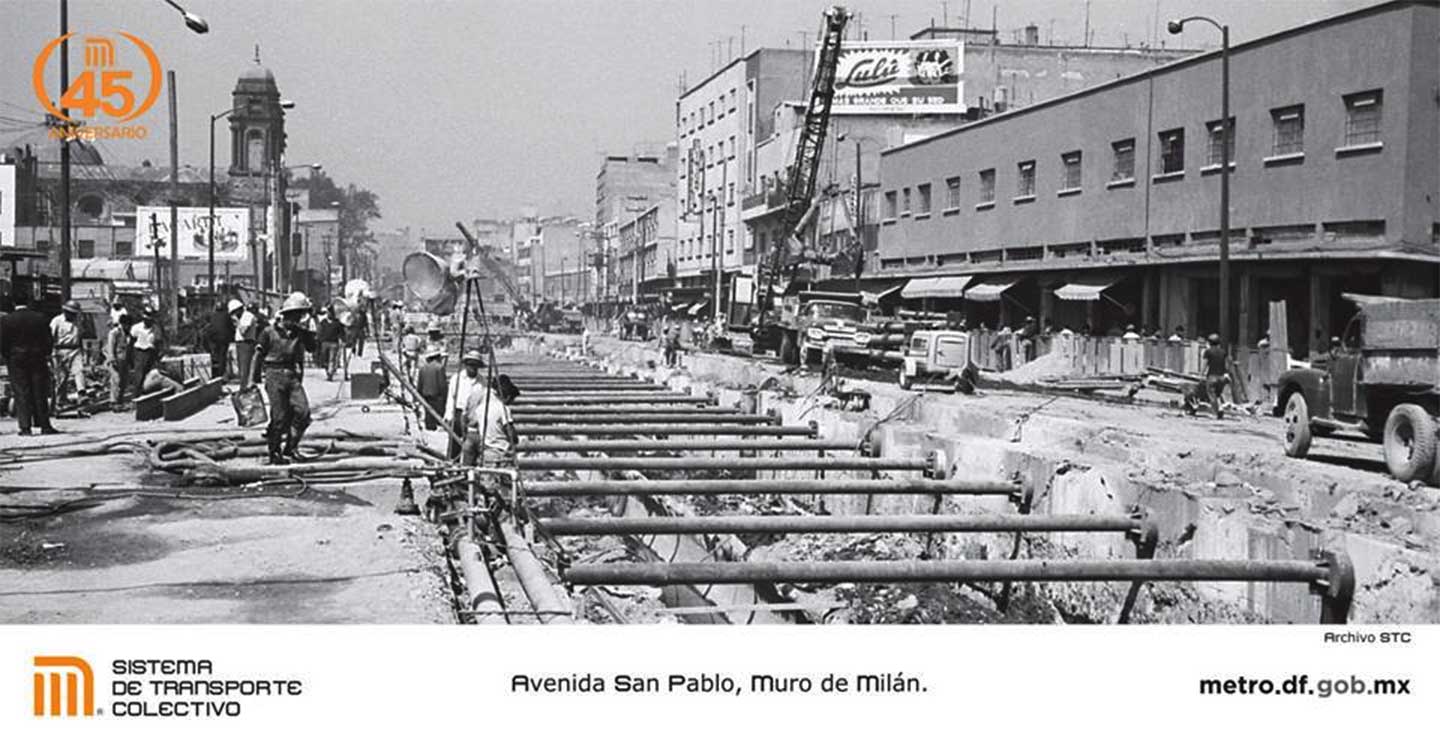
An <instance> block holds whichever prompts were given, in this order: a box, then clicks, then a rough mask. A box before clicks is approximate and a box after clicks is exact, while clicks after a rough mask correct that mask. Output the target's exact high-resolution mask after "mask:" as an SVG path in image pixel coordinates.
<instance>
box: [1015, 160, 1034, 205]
mask: <svg viewBox="0 0 1440 750" xmlns="http://www.w3.org/2000/svg"><path fill="white" fill-rule="evenodd" d="M1015 171H1016V177H1017V181H1016V185H1015V197H1016V198H1027V197H1030V196H1033V195H1035V162H1034V161H1022V162H1020V163H1019V164H1017V165H1015Z"/></svg>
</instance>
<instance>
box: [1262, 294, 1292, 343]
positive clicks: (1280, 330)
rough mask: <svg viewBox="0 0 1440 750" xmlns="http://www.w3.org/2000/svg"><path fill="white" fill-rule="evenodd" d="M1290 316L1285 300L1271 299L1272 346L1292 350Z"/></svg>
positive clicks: (1270, 326)
mask: <svg viewBox="0 0 1440 750" xmlns="http://www.w3.org/2000/svg"><path fill="white" fill-rule="evenodd" d="M1289 321H1290V318H1289V317H1288V313H1287V312H1286V309H1285V300H1283V299H1277V300H1271V301H1270V324H1269V326H1267V327H1268V328H1269V329H1270V346H1271V347H1273V348H1275V349H1278V350H1279V351H1282V352H1288V351H1290V325H1289Z"/></svg>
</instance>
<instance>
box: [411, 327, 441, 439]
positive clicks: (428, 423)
mask: <svg viewBox="0 0 1440 750" xmlns="http://www.w3.org/2000/svg"><path fill="white" fill-rule="evenodd" d="M416 381H417V382H416V384H415V389H416V390H418V391H420V397H421V398H423V399H425V404H426V405H427V406H429V407H430V408H429V409H427V410H425V429H426V430H430V431H434V430H438V429H440V421H439V419H437V418H436V416H435V415H437V414H444V413H445V400H446V393H447V391H448V390H449V389H448V385H449V383H448V382H447V378H446V376H445V350H444V349H441V348H439V347H432V348H431V349H430V350H429V351H427V352H425V364H424V365H421V367H420V375H419V376H418V377H417V378H416Z"/></svg>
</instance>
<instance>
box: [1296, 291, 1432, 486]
mask: <svg viewBox="0 0 1440 750" xmlns="http://www.w3.org/2000/svg"><path fill="white" fill-rule="evenodd" d="M1344 297H1345V299H1347V300H1349V301H1350V302H1353V303H1354V304H1355V305H1356V307H1357V308H1358V311H1357V312H1356V313H1355V316H1354V317H1353V318H1351V319H1350V322H1349V324H1347V325H1346V327H1345V333H1344V335H1343V336H1341V337H1340V341H1339V344H1338V346H1335V347H1333V348H1332V350H1331V351H1330V352H1329V353H1328V354H1326V355H1322V356H1320V357H1317V358H1315V360H1314V361H1313V362H1312V364H1311V365H1310V366H1308V367H1301V368H1297V369H1293V370H1289V371H1287V372H1285V373H1284V374H1283V375H1281V377H1280V380H1279V382H1278V383H1277V387H1276V393H1277V398H1276V402H1275V410H1274V413H1275V415H1276V416H1279V417H1283V418H1284V420H1285V434H1284V437H1285V453H1286V455H1289V456H1294V457H1296V458H1301V457H1304V456H1305V455H1306V454H1307V453H1308V452H1309V450H1310V444H1311V441H1312V440H1314V439H1315V438H1317V437H1318V438H1328V437H1331V436H1333V435H1335V434H1336V433H1340V432H1344V433H1358V434H1360V435H1363V436H1365V438H1366V439H1368V440H1370V441H1372V442H1378V443H1380V444H1382V445H1383V446H1384V452H1385V466H1386V468H1387V469H1388V470H1389V472H1390V474H1391V475H1392V476H1394V477H1395V478H1396V479H1399V480H1400V481H1402V482H1410V481H1413V480H1417V479H1418V480H1421V481H1425V482H1429V483H1430V484H1434V485H1437V486H1440V469H1437V457H1436V443H1437V433H1436V430H1437V419H1440V299H1398V298H1394V297H1379V296H1372V295H1360V294H1346V295H1344Z"/></svg>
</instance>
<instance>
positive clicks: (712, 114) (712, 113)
mask: <svg viewBox="0 0 1440 750" xmlns="http://www.w3.org/2000/svg"><path fill="white" fill-rule="evenodd" d="M707 122H715V102H714V101H711V102H710V117H709V119H708V120H707Z"/></svg>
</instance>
